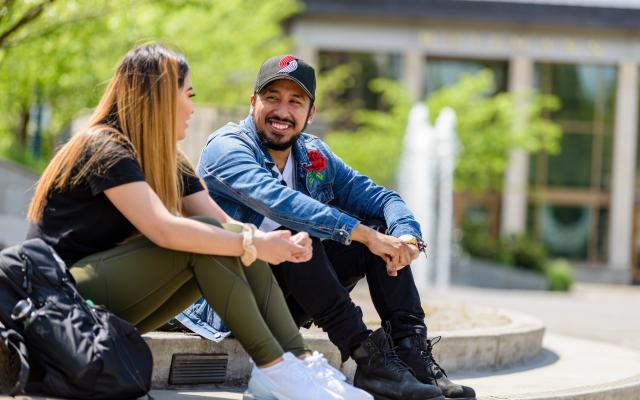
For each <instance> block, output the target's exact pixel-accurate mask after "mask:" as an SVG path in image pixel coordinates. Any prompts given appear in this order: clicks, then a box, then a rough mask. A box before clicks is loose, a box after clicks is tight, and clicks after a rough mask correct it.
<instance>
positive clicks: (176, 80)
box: [28, 44, 370, 399]
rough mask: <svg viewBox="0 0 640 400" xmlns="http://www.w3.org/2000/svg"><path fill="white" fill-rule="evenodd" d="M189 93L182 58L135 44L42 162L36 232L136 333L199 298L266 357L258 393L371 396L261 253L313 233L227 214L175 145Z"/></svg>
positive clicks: (299, 253) (307, 247)
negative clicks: (355, 383) (339, 363)
mask: <svg viewBox="0 0 640 400" xmlns="http://www.w3.org/2000/svg"><path fill="white" fill-rule="evenodd" d="M193 96H194V92H193V88H192V86H191V80H190V77H189V67H188V64H187V63H186V61H185V60H184V58H183V57H182V56H181V55H179V54H177V53H175V52H172V51H170V50H167V49H166V48H163V47H161V46H159V45H155V44H151V45H144V46H141V47H138V48H135V49H133V50H131V51H130V52H129V53H128V54H127V55H126V56H125V57H124V59H123V60H122V61H121V63H120V65H119V66H118V68H117V71H116V73H115V75H114V76H113V78H112V79H111V81H110V83H109V85H108V87H107V89H106V91H105V93H104V94H103V96H102V98H101V100H100V102H99V104H98V106H97V108H96V110H95V111H94V113H93V115H92V116H91V119H90V121H89V126H88V128H87V129H86V131H84V132H83V133H80V134H78V135H76V136H75V137H73V138H72V139H71V140H70V141H69V142H68V143H67V144H65V145H64V146H63V147H62V148H61V149H60V151H59V152H58V153H57V154H56V155H55V157H54V158H53V159H52V161H51V162H50V164H49V165H48V167H47V168H46V170H45V171H44V173H43V175H42V177H41V179H40V181H39V183H38V186H37V189H36V193H35V195H34V198H33V200H32V202H31V205H30V208H29V212H28V217H29V219H30V221H31V223H32V224H31V229H30V232H29V236H30V237H40V238H42V239H44V240H45V241H46V242H47V243H48V244H50V245H51V246H52V247H53V248H54V249H55V250H56V251H57V252H58V253H59V254H60V256H61V257H62V258H63V260H65V262H67V264H68V265H71V268H70V272H71V274H72V275H73V277H74V278H75V280H76V283H77V286H78V289H79V290H80V292H81V293H82V294H83V296H85V297H86V298H88V299H91V300H93V301H94V302H96V303H101V304H104V305H105V306H106V307H107V308H108V309H109V310H111V311H112V312H114V313H115V314H117V315H119V316H120V317H122V318H124V319H126V320H128V321H129V322H131V323H133V324H134V325H136V326H137V327H138V329H139V330H140V331H141V332H147V331H149V330H152V329H155V328H157V327H159V326H161V325H162V324H163V323H165V322H166V321H167V320H169V319H170V318H171V317H172V316H174V315H175V314H177V313H178V312H180V311H181V310H183V309H184V308H186V307H187V306H188V305H190V304H191V303H193V302H194V301H195V300H196V299H198V298H199V297H201V296H204V297H205V298H206V299H207V301H208V302H209V303H210V304H212V305H213V306H214V307H215V308H216V310H220V311H221V313H220V314H221V317H222V318H223V319H224V321H225V323H226V324H227V326H229V328H230V329H231V330H232V331H233V332H234V335H235V337H236V338H237V339H238V340H239V341H240V343H241V344H242V346H243V347H244V348H245V350H246V351H247V352H248V353H249V355H250V356H251V358H252V359H253V361H254V362H255V364H256V365H257V366H258V368H254V370H253V372H252V376H251V380H250V382H249V391H250V392H251V394H253V395H254V396H256V397H257V398H267V399H303V398H304V399H347V398H348V399H364V398H370V397H369V396H368V395H367V394H366V393H364V392H362V391H360V390H358V389H355V388H353V387H351V386H349V385H348V384H346V383H344V382H343V380H342V379H339V378H343V377H341V376H340V375H339V373H337V371H335V370H334V369H332V368H331V367H330V366H329V365H328V364H327V363H326V361H325V360H324V359H323V358H322V357H321V356H319V355H318V354H314V356H311V355H310V354H309V351H308V349H307V347H306V346H305V345H304V342H303V340H302V337H301V336H300V334H299V332H298V330H297V328H296V325H295V324H294V322H293V320H292V318H291V315H290V314H289V312H288V309H287V306H286V304H285V301H284V299H283V296H282V292H281V291H280V289H279V287H278V286H277V283H276V282H275V280H274V278H273V276H272V274H271V271H270V269H269V267H268V266H267V264H266V263H265V261H266V262H269V263H272V264H278V263H280V262H283V261H294V262H295V261H298V262H299V261H305V260H308V259H309V258H310V256H311V244H310V243H311V242H310V239H309V237H308V235H307V234H305V233H301V234H297V235H293V236H291V234H290V233H289V232H273V233H262V232H260V231H256V230H255V227H253V226H249V225H244V226H242V225H240V224H239V223H237V222H236V221H233V220H231V219H230V218H229V216H228V215H226V214H225V213H224V212H223V211H222V210H221V209H220V208H219V207H218V206H217V205H216V204H215V203H214V202H213V200H211V199H210V197H209V196H208V194H207V192H206V190H204V187H203V185H202V184H201V183H200V180H199V179H198V178H197V177H196V176H195V173H194V170H193V167H192V166H191V165H190V164H189V162H188V161H187V159H186V158H185V157H184V156H183V155H182V154H181V153H180V152H179V151H178V150H177V141H178V140H180V139H183V138H184V136H185V130H186V128H187V125H188V120H189V117H190V116H191V114H192V113H193V105H192V103H191V99H190V98H191V97H193ZM196 215H198V216H201V217H198V218H185V216H186V217H189V216H196ZM216 221H221V222H223V223H227V224H231V225H230V226H229V227H228V230H225V229H224V228H222V227H221V225H220V224H219V223H218V222H216ZM232 226H235V228H233V227H232ZM240 230H241V231H242V233H237V232H238V231H240ZM238 257H240V259H238ZM256 258H258V259H260V260H261V261H256ZM242 264H244V266H243V265H242ZM245 267H246V268H245ZM296 356H297V357H299V358H296ZM301 359H304V361H301Z"/></svg>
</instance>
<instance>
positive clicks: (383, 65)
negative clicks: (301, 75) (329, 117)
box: [319, 51, 402, 109]
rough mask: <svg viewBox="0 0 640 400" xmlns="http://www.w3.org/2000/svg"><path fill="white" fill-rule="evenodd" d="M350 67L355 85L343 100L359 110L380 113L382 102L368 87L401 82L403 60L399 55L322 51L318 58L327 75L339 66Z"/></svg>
mask: <svg viewBox="0 0 640 400" xmlns="http://www.w3.org/2000/svg"><path fill="white" fill-rule="evenodd" d="M343 64H348V65H350V66H351V68H352V69H353V71H354V74H353V75H352V78H353V82H351V84H350V87H349V88H347V89H345V90H344V92H343V93H342V95H341V97H342V99H343V100H348V101H350V102H354V103H355V104H356V106H357V107H359V106H365V107H366V108H368V109H377V108H379V107H380V106H381V104H380V98H379V96H378V95H377V94H376V93H373V92H371V90H370V89H369V83H370V82H371V80H372V79H375V78H389V79H395V80H398V79H400V70H401V67H402V58H401V57H400V55H399V54H374V53H356V52H343V51H321V52H320V55H319V65H320V68H319V69H320V71H321V72H325V71H328V70H330V69H332V68H335V67H337V66H339V65H343Z"/></svg>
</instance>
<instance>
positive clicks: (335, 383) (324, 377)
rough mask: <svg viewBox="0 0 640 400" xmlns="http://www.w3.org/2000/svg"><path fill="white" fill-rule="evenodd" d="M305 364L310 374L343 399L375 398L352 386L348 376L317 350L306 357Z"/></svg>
mask: <svg viewBox="0 0 640 400" xmlns="http://www.w3.org/2000/svg"><path fill="white" fill-rule="evenodd" d="M302 361H303V364H304V365H305V366H306V367H307V370H308V371H309V374H311V376H312V377H313V379H315V381H316V382H318V383H319V384H320V385H321V386H322V387H324V388H325V389H327V390H329V391H331V392H332V393H333V394H336V395H337V396H338V398H340V399H343V400H373V396H371V395H370V394H369V393H367V392H365V391H364V390H361V389H358V388H356V387H353V386H351V385H350V384H349V383H348V382H346V380H347V378H346V377H345V376H344V375H343V374H342V372H340V371H339V370H337V369H336V368H334V367H332V366H331V365H330V364H329V363H328V362H327V359H326V358H324V356H323V355H322V354H320V353H318V352H317V351H314V352H313V354H312V355H310V356H309V357H307V358H305V359H304V360H302Z"/></svg>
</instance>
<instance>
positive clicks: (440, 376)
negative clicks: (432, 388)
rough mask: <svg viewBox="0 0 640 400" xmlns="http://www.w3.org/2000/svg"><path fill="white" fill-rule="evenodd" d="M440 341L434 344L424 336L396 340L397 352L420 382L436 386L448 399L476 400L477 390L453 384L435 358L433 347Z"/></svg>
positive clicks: (438, 339)
mask: <svg viewBox="0 0 640 400" xmlns="http://www.w3.org/2000/svg"><path fill="white" fill-rule="evenodd" d="M439 341H440V338H439V337H438V338H437V340H435V341H433V342H432V341H431V340H429V339H427V338H426V337H424V336H422V335H413V336H407V337H405V338H403V339H400V340H396V345H397V347H396V352H397V353H398V356H399V357H400V359H402V361H404V362H405V363H407V364H408V365H409V367H411V369H413V371H414V372H415V373H416V377H417V378H418V380H420V382H422V383H428V384H430V385H436V386H437V387H438V388H440V390H441V391H442V393H443V394H444V396H445V398H446V399H456V400H476V392H475V390H473V389H472V388H470V387H469V386H463V385H458V384H455V383H453V382H451V381H450V380H449V378H448V377H447V373H446V372H445V371H444V369H442V368H441V367H440V365H438V363H437V362H436V360H435V359H434V358H433V353H432V350H433V345H434V344H436V343H438V342H439Z"/></svg>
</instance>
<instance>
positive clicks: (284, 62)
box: [278, 55, 298, 74]
mask: <svg viewBox="0 0 640 400" xmlns="http://www.w3.org/2000/svg"><path fill="white" fill-rule="evenodd" d="M278 66H279V67H280V70H279V71H278V72H286V73H287V74H288V73H291V72H293V71H295V70H296V69H298V59H297V58H295V57H294V56H291V55H288V56H284V57H282V58H281V59H280V62H279V63H278Z"/></svg>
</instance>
